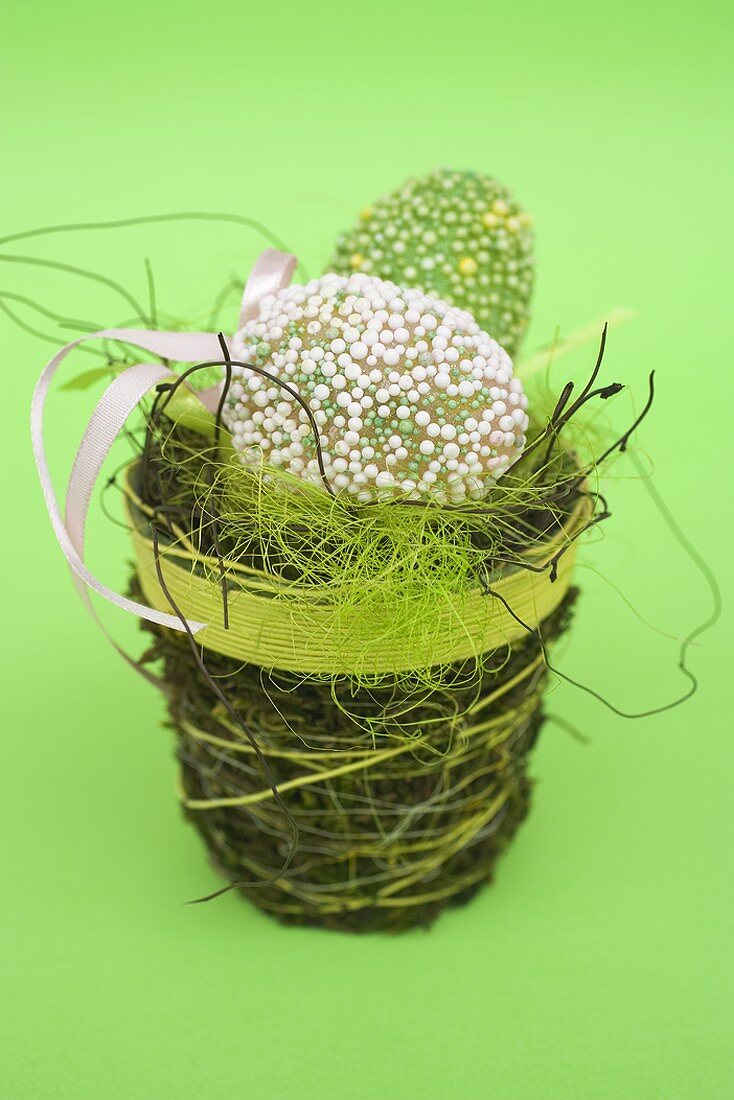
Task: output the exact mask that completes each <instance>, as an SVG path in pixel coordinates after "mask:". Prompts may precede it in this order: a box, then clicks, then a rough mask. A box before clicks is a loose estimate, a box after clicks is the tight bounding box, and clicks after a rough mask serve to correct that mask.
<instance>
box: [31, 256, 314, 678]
mask: <svg viewBox="0 0 734 1100" xmlns="http://www.w3.org/2000/svg"><path fill="white" fill-rule="evenodd" d="M295 267H296V257H295V256H291V255H288V254H287V253H284V252H278V251H276V250H275V249H272V248H269V249H267V250H266V251H265V252H263V253H262V255H261V256H260V257H259V259H258V260H257V261H256V263H255V265H254V267H253V269H252V272H251V274H250V277H249V279H248V280H247V285H246V287H245V292H244V296H243V300H242V312H241V315H240V323H244V321H246V320H250V319H252V318H253V317H255V316H256V315H257V309H258V303H259V302H260V300H261V299H262V298H263V297H264V296H266V295H268V294H274V293H276V292H277V291H278V290H280V289H281V288H282V287H284V286H286V285H287V284H288V282H289V281H290V279H291V277H292V275H293V272H294V270H295ZM95 339H110V340H119V341H120V342H122V343H126V344H130V345H132V346H133V347H136V348H141V349H142V350H143V351H147V352H150V353H152V354H153V355H156V356H159V357H160V358H161V359H163V360H167V361H171V362H177V363H206V362H208V361H211V362H219V361H221V357H222V352H221V347H220V344H219V340H218V338H217V336H216V334H215V333H211V332H155V331H148V330H143V329H127V328H108V329H101V330H100V331H99V332H93V333H90V334H89V335H86V336H82V337H79V338H78V339H76V340H72V341H71V343H69V344H67V345H66V347H63V348H62V349H61V350H60V351H58V352H57V353H56V355H54V356H53V358H52V359H51V360H50V362H49V363H48V364H47V365H46V367H45V368H44V370H43V371H42V373H41V376H40V378H39V379H38V382H37V384H36V388H35V390H34V392H33V398H32V400H31V442H32V446H33V454H34V457H35V460H36V466H37V467H38V476H39V479H40V482H41V488H42V490H43V495H44V499H45V501H46V508H47V510H48V514H49V517H50V519H51V525H52V527H53V530H54V534H55V535H56V539H57V541H58V543H59V546H60V547H61V549H62V551H63V553H64V556H65V558H66V560H67V562H68V564H69V566H70V568H71V570H72V576H73V579H74V583H75V585H76V587H77V589H78V591H79V593H80V595H81V596H82V599H83V601H84V603H85V604H86V606H87V608H88V609H89V611H90V612H91V614H92V615H93V616H94V618H95V619H97V616H96V613H95V611H94V608H93V606H92V603H91V599H90V597H89V589H92V590H93V591H95V592H97V593H99V595H100V596H102V597H104V599H106V600H108V601H109V602H110V603H112V604H114V605H115V606H116V607H120V608H122V610H123V611H128V612H130V613H131V614H133V615H137V616H138V617H139V618H142V619H147V620H149V621H150V622H154V623H158V624H159V625H160V626H165V627H168V628H169V629H171V630H179V631H182V630H185V629H187V628H188V629H190V630H191V631H192V633H196V632H197V631H199V630H201V629H202V628H203V627H204V626H205V625H206V624H205V623H200V622H187V623H182V622H181V621H180V619H179V618H178V616H176V615H169V614H167V613H165V612H163V611H159V610H156V609H155V608H152V607H148V606H146V605H145V604H141V603H137V602H136V601H135V600H130V599H128V598H127V597H125V596H121V595H119V594H118V593H116V592H113V591H112V590H111V589H110V588H107V587H106V585H103V584H102V583H101V582H100V581H99V580H97V578H96V577H95V576H94V574H93V573H92V572H91V571H90V570H89V569H88V568H87V566H86V564H85V561H84V543H85V528H86V521H87V515H88V512H89V505H90V501H91V498H92V493H93V491H94V486H95V484H96V482H97V478H98V477H99V474H100V471H101V469H102V466H103V463H104V461H105V459H106V458H107V455H108V454H109V452H110V449H111V447H112V445H113V443H114V442H115V440H116V439H117V437H118V435H119V434H120V431H121V430H122V427H123V425H124V424H125V421H126V420H127V418H128V416H129V415H130V414H131V413H132V412H133V410H134V409H135V408H136V407H137V406H138V405H139V404H140V402H141V401H142V399H143V398H144V397H145V395H146V394H147V393H149V392H150V390H151V389H152V388H153V387H154V386H156V385H158V384H159V383H160V382H162V381H164V380H165V379H167V378H171V377H173V378H176V377H178V376H177V375H176V374H174V372H173V371H171V370H170V368H169V367H168V366H166V365H165V364H163V363H138V364H135V365H133V366H131V367H128V368H127V369H126V370H124V371H122V373H121V374H119V375H118V376H117V377H116V378H115V379H113V381H112V382H111V383H110V384H109V386H108V387H107V389H106V390H105V392H104V393H103V395H102V397H101V398H100V400H99V402H98V403H97V406H96V408H95V410H94V412H93V414H92V416H91V418H90V420H89V423H88V425H87V428H86V431H85V432H84V435H83V438H82V440H81V443H80V444H79V448H78V450H77V453H76V457H75V459H74V463H73V465H72V469H71V474H70V476H69V483H68V488H67V493H66V509H65V516H64V517H62V515H61V512H60V509H59V505H58V502H57V500H56V495H55V493H54V488H53V482H52V480H51V471H50V469H49V465H48V460H47V457H46V448H45V443H44V417H45V410H46V401H47V398H48V393H49V390H50V387H51V382H52V381H53V378H54V375H55V374H56V372H57V370H58V369H59V367H60V366H61V364H62V362H63V361H64V359H65V358H66V357H67V355H68V354H69V353H70V352H71V351H73V350H74V348H76V347H78V346H79V344H81V343H83V342H84V341H85V340H95ZM207 396H208V397H209V400H211V394H207ZM199 399H201V398H199ZM202 404H203V405H205V402H202ZM205 407H206V405H205ZM97 622H98V623H99V619H97ZM101 625H102V624H101V623H100V626H101ZM103 629H104V628H103ZM113 644H115V643H114V642H113ZM115 648H117V649H118V651H119V652H120V653H122V656H123V657H125V659H126V660H130V658H128V657H127V655H126V654H125V653H124V652H123V651H122V650H119V647H117V646H115ZM131 663H134V662H131Z"/></svg>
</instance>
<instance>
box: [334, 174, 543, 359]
mask: <svg viewBox="0 0 734 1100" xmlns="http://www.w3.org/2000/svg"><path fill="white" fill-rule="evenodd" d="M531 226H532V219H531V218H530V216H529V215H528V214H527V212H526V211H525V210H523V209H522V207H521V206H519V204H518V203H517V202H516V201H515V199H514V198H513V197H512V195H511V193H510V192H509V191H508V190H507V189H506V188H505V187H503V186H502V185H501V184H500V183H498V182H497V181H496V180H494V179H491V178H490V177H489V176H484V175H482V174H481V173H479V172H452V171H449V170H448V169H444V168H441V169H437V170H436V171H433V172H430V173H429V174H428V175H427V176H423V177H421V178H420V179H410V180H407V181H406V182H405V183H404V184H403V186H402V187H400V188H398V189H397V190H396V191H393V192H392V193H391V194H389V195H386V196H384V197H383V198H380V199H378V200H377V201H376V202H374V203H373V204H372V205H371V206H368V207H366V208H365V209H364V210H363V211H362V213H361V214H360V216H359V218H358V219H357V222H356V224H355V225H354V226H353V228H351V229H350V230H348V231H347V232H345V233H342V234H341V235H340V236H339V237H338V238H337V242H336V247H335V250H334V253H333V254H332V256H331V258H330V259H329V262H328V264H327V265H326V269H325V270H326V271H335V272H337V273H338V274H341V275H351V274H353V273H354V272H355V271H365V272H367V273H368V274H370V275H377V276H379V277H380V278H383V279H391V280H392V281H393V282H395V283H397V284H398V285H399V286H419V287H421V288H422V289H423V290H424V291H425V292H426V293H428V294H432V295H434V296H435V297H437V298H442V299H443V300H444V301H446V302H449V303H450V304H452V305H456V306H458V307H460V308H461V309H466V310H468V311H469V312H470V313H471V314H473V316H474V317H475V319H476V320H477V321H478V322H479V324H480V325H481V326H482V328H483V329H485V330H486V331H487V332H489V334H490V336H492V337H493V338H494V339H495V340H497V341H498V342H499V343H500V344H501V345H502V346H503V347H504V348H505V349H506V351H507V352H508V354H509V355H511V356H515V355H516V353H517V351H518V348H519V347H520V343H521V341H522V338H523V335H524V334H525V330H526V328H527V325H528V321H529V317H530V298H531V294H532V289H533V272H534V263H533V234H532V229H531Z"/></svg>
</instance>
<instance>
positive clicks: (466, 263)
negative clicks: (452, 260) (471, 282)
mask: <svg viewBox="0 0 734 1100" xmlns="http://www.w3.org/2000/svg"><path fill="white" fill-rule="evenodd" d="M478 268H479V265H478V264H477V261H476V260H475V259H474V257H473V256H462V258H461V259H460V260H459V274H460V275H476V273H477V270H478Z"/></svg>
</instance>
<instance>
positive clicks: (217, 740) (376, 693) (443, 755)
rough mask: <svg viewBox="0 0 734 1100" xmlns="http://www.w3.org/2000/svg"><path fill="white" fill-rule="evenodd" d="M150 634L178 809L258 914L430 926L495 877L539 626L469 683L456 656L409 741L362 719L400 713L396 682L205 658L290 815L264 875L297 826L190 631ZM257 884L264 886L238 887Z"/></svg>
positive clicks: (535, 684) (527, 790) (508, 822)
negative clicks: (170, 733) (177, 774)
mask: <svg viewBox="0 0 734 1100" xmlns="http://www.w3.org/2000/svg"><path fill="white" fill-rule="evenodd" d="M133 587H134V588H135V589H136V590H139V583H138V582H137V580H136V581H135V582H134V586H133ZM576 594H577V592H576V589H574V588H569V589H568V590H567V592H566V594H565V596H564V598H563V600H562V602H561V603H560V604H559V605H558V606H557V607H556V609H555V610H554V611H553V613H552V614H551V615H550V616H548V617H547V618H546V619H545V620H544V621H543V623H542V627H541V631H542V636H543V639H544V641H545V643H546V645H548V644H550V643H551V642H553V641H554V640H555V639H557V638H558V637H559V636H560V635H561V634H562V633H563V632H564V631H565V630H566V629H567V628H568V626H569V623H570V620H571V613H572V608H573V605H574V602H575V600H576ZM145 630H146V631H149V632H150V633H151V634H152V635H153V641H152V645H151V646H150V648H149V649H148V651H147V653H146V654H145V657H144V660H145V661H146V662H154V661H162V665H163V679H164V681H165V683H166V685H167V689H168V693H169V702H168V712H169V716H170V725H171V727H172V729H173V730H174V731H175V734H176V738H177V756H178V759H179V761H180V764H181V780H180V796H181V801H182V805H183V808H184V813H185V814H186V816H187V818H188V819H189V820H190V821H191V822H193V824H194V825H195V826H196V828H197V830H198V831H199V833H200V835H201V837H202V839H203V840H204V843H205V844H206V847H207V850H208V852H209V856H210V859H211V861H212V863H213V864H214V866H215V867H216V868H217V870H218V871H219V872H220V873H221V874H222V875H223V876H224V877H225V878H226V879H228V880H229V881H230V882H231V883H234V884H243V885H239V886H238V887H237V888H238V889H239V890H240V891H241V893H243V894H244V895H245V896H246V897H248V898H249V899H250V901H252V902H254V904H255V905H257V906H258V907H259V908H261V909H263V910H265V911H266V912H267V913H270V914H271V915H273V916H275V917H277V918H278V919H279V920H281V921H283V922H284V923H288V924H305V925H317V926H321V927H325V928H332V929H338V930H345V931H346V930H348V931H353V932H369V931H373V930H382V931H388V932H398V931H401V930H404V929H408V928H412V927H416V926H421V925H422V926H427V925H429V924H430V923H431V922H432V921H433V920H435V918H436V917H437V916H438V914H439V913H440V912H441V911H442V910H443V909H445V908H446V907H448V906H450V905H462V904H464V903H466V902H467V901H469V899H470V898H472V897H473V896H474V894H475V893H476V892H477V891H478V890H479V889H480V887H481V886H482V885H483V884H485V883H487V882H489V881H490V880H491V878H492V875H493V872H494V865H495V862H496V860H497V858H498V856H499V855H500V854H501V853H502V852H503V851H504V849H505V848H506V847H507V845H508V844H509V842H510V840H511V839H512V837H513V836H514V834H515V831H516V829H517V828H518V826H519V824H520V823H521V822H522V821H523V819H524V818H525V816H526V814H527V812H528V809H529V804H530V794H531V787H532V781H531V780H530V779H529V777H528V761H529V754H530V750H531V749H532V747H533V745H534V744H535V741H536V739H537V736H538V732H539V730H540V727H541V725H542V723H543V718H544V715H543V707H542V691H543V688H544V685H545V680H546V666H545V663H544V660H543V655H542V651H541V646H540V643H539V641H538V638H537V637H536V636H534V635H533V636H530V637H529V638H527V640H526V641H524V642H523V643H522V644H519V645H515V646H513V648H512V653H511V656H510V658H509V660H508V659H507V654H506V651H505V652H504V653H502V654H499V653H498V654H497V666H498V667H497V668H495V669H493V668H492V665H491V663H490V664H487V663H486V662H485V664H484V667H483V668H482V670H481V672H479V671H478V670H477V675H476V677H475V678H474V680H472V669H473V668H474V669H476V663H475V662H466V661H465V662H462V663H460V664H458V665H457V666H455V672H456V684H455V686H452V685H451V684H450V683H448V684H446V686H445V687H444V688H443V689H442V690H441V691H439V692H432V693H428V694H427V695H426V698H425V699H424V700H423V701H422V703H421V706H422V710H423V713H424V715H425V717H426V719H428V720H429V722H428V724H427V725H426V726H425V727H424V729H423V731H422V733H421V735H420V737H418V736H416V738H415V739H414V741H409V742H403V743H402V744H399V745H397V746H395V745H394V743H393V744H391V743H390V742H389V741H388V746H387V747H384V744H380V743H379V742H376V740H375V738H374V737H373V736H372V734H371V733H369V732H367V731H366V729H365V722H366V720H369V719H372V720H375V719H376V720H378V721H379V720H380V718H381V717H382V716H384V715H385V713H387V712H390V711H394V710H395V708H399V707H400V697H399V693H396V690H395V688H394V685H390V684H389V683H386V684H385V685H384V686H380V687H379V688H371V689H369V690H367V689H364V688H355V687H354V685H353V684H350V681H349V678H348V677H344V678H343V679H341V680H340V681H339V682H338V685H337V687H336V688H334V687H333V685H331V684H328V683H323V682H319V681H318V680H316V679H314V678H310V677H309V676H307V675H297V674H294V673H280V674H275V673H266V672H265V671H264V670H262V669H259V668H257V667H256V666H254V665H245V666H243V665H242V664H241V662H239V661H236V660H234V659H232V658H230V657H225V656H222V655H219V654H216V653H209V654H207V669H208V671H209V673H210V674H211V675H212V676H214V677H215V678H216V680H217V683H218V685H219V686H220V688H221V689H222V690H223V691H224V692H225V693H226V695H227V698H228V699H229V700H230V701H231V703H232V704H233V705H234V706H235V707H236V708H237V710H238V711H239V713H240V715H241V716H242V718H243V720H244V721H245V722H246V723H247V724H248V728H250V729H251V730H253V731H255V732H256V736H257V739H258V743H259V746H260V748H261V750H262V752H263V753H264V754H265V756H266V758H267V760H268V764H269V767H270V769H271V772H272V776H273V779H274V780H275V781H276V783H277V785H278V788H279V790H280V791H281V793H282V797H283V799H284V800H285V802H286V804H287V806H288V809H289V811H290V812H291V814H292V815H293V817H294V819H295V821H296V822H297V825H298V830H299V840H298V847H297V849H296V852H295V856H294V858H293V861H292V863H291V866H290V867H289V868H288V870H287V871H286V872H285V874H283V875H282V876H281V877H279V878H276V879H275V881H270V882H266V880H269V879H271V878H274V877H275V876H277V873H278V871H279V869H280V868H281V867H282V865H283V862H284V860H285V857H286V855H287V853H288V849H289V846H290V844H291V843H292V828H291V826H290V825H289V823H288V821H287V820H286V818H285V816H284V814H283V812H282V810H281V809H280V807H279V806H278V804H277V802H276V801H275V799H274V798H273V797H272V796H271V795H272V792H271V791H270V790H269V789H267V788H265V787H264V784H263V777H262V771H261V768H260V765H259V764H258V762H257V760H256V758H255V755H254V752H253V750H252V747H251V745H250V744H249V742H248V741H247V740H246V739H245V738H244V737H243V734H242V731H241V730H239V729H237V728H234V727H233V724H232V723H231V721H230V720H229V718H228V716H227V714H226V712H223V708H217V707H216V706H215V707H214V708H213V707H212V696H211V690H210V688H209V686H208V684H207V682H206V680H205V679H204V678H203V677H202V675H201V672H200V670H199V668H198V666H197V663H196V661H195V660H194V657H193V654H192V651H191V648H190V645H189V643H188V641H187V639H186V637H185V636H183V635H181V634H178V633H175V632H173V631H170V630H166V629H164V628H161V627H158V626H155V625H152V624H145ZM500 666H501V667H500ZM414 703H415V701H414V700H411V705H414ZM347 709H348V711H349V715H347V714H346V713H345V711H346V710H347ZM351 715H353V716H354V717H351ZM253 881H262V882H263V883H264V884H263V885H260V886H250V885H244V884H245V883H251V882H253Z"/></svg>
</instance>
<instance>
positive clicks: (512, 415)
mask: <svg viewBox="0 0 734 1100" xmlns="http://www.w3.org/2000/svg"><path fill="white" fill-rule="evenodd" d="M232 358H233V359H235V360H239V361H240V362H241V363H243V364H246V365H245V366H237V367H235V368H234V370H233V381H232V384H231V386H230V390H229V393H228V397H227V402H226V405H225V409H224V420H225V423H226V424H227V426H228V428H229V429H230V431H231V432H232V437H233V441H234V446H235V447H236V448H237V450H239V451H240V452H241V453H242V457H243V461H245V462H247V463H260V462H265V463H267V464H268V465H270V466H278V467H281V468H283V469H286V470H288V471H290V472H291V473H293V474H296V475H298V476H300V477H302V478H306V479H307V480H309V481H311V482H314V483H316V484H321V479H320V473H319V469H318V463H317V460H316V446H315V441H314V439H313V432H312V428H311V426H310V424H309V420H308V416H307V415H306V412H305V410H304V409H303V408H302V407H301V406H300V404H299V403H298V401H297V400H296V399H295V398H294V397H292V396H291V395H290V394H289V393H288V392H287V390H286V389H285V388H284V387H281V386H278V385H275V384H274V383H273V382H271V381H269V380H268V379H266V378H263V377H262V376H258V375H257V374H256V373H255V372H254V371H253V370H251V369H249V366H248V364H252V365H253V366H255V367H260V368H263V369H265V370H267V371H269V372H270V373H271V374H273V375H274V376H276V377H278V378H279V379H281V380H282V382H283V383H285V384H287V386H288V387H289V388H290V389H291V390H295V391H296V392H297V393H298V394H299V395H300V397H301V398H302V399H303V400H304V401H305V402H306V403H307V404H308V406H309V408H310V409H311V411H312V413H313V416H314V419H315V421H316V423H317V425H318V427H319V430H320V433H321V435H320V444H321V448H322V457H323V461H324V465H325V470H326V475H327V477H328V479H329V484H330V485H331V486H332V488H333V489H334V490H335V491H337V492H341V491H344V492H347V493H350V494H353V495H354V496H355V497H356V498H357V499H358V500H359V501H369V500H373V499H375V498H376V497H377V498H386V497H390V496H395V495H404V496H409V497H421V496H424V495H425V494H433V495H435V497H436V498H437V499H438V500H440V501H441V502H444V503H446V502H448V503H451V502H456V503H459V502H461V501H464V500H466V499H467V497H471V498H475V497H479V496H481V495H482V493H483V492H484V490H485V488H486V487H487V485H488V484H489V483H490V482H491V481H493V480H496V479H497V478H498V477H500V476H501V475H502V474H503V473H504V472H505V471H506V470H507V469H508V468H509V466H510V465H511V464H512V462H514V461H515V460H516V459H517V458H518V457H519V455H520V453H521V452H522V449H523V447H524V445H525V432H526V430H527V426H528V418H527V415H526V412H525V409H526V407H527V398H526V397H525V394H524V393H523V389H522V385H521V384H520V381H519V380H518V379H517V378H514V377H513V374H512V363H511V361H510V359H509V356H508V355H507V354H506V352H505V351H504V350H503V348H502V347H500V345H499V344H498V343H497V341H496V340H494V339H492V337H491V336H489V335H488V334H487V333H486V332H484V331H483V330H482V329H481V328H480V327H479V325H478V324H477V322H476V321H475V320H474V318H473V317H472V316H471V314H470V313H467V312H465V311H464V310H461V309H458V308H456V307H455V306H449V305H447V304H446V302H443V301H441V300H439V299H436V298H434V297H432V296H430V295H428V294H425V293H423V291H421V290H419V289H417V288H412V289H410V290H403V289H401V288H400V287H398V286H396V285H395V284H394V283H391V282H386V281H383V280H381V279H377V278H375V277H373V276H369V275H366V274H364V273H358V274H353V275H351V276H349V277H346V276H340V275H324V276H322V277H321V278H320V279H313V280H312V281H311V282H309V283H308V284H307V285H306V286H298V285H294V286H290V287H287V288H286V289H284V290H281V291H279V292H278V294H275V295H270V296H268V297H266V298H263V299H262V301H261V303H260V313H259V315H258V317H257V319H255V320H252V321H248V322H247V323H246V324H245V325H244V326H243V327H242V328H241V329H240V330H239V332H238V333H237V334H236V336H235V337H234V340H233V342H232Z"/></svg>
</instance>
